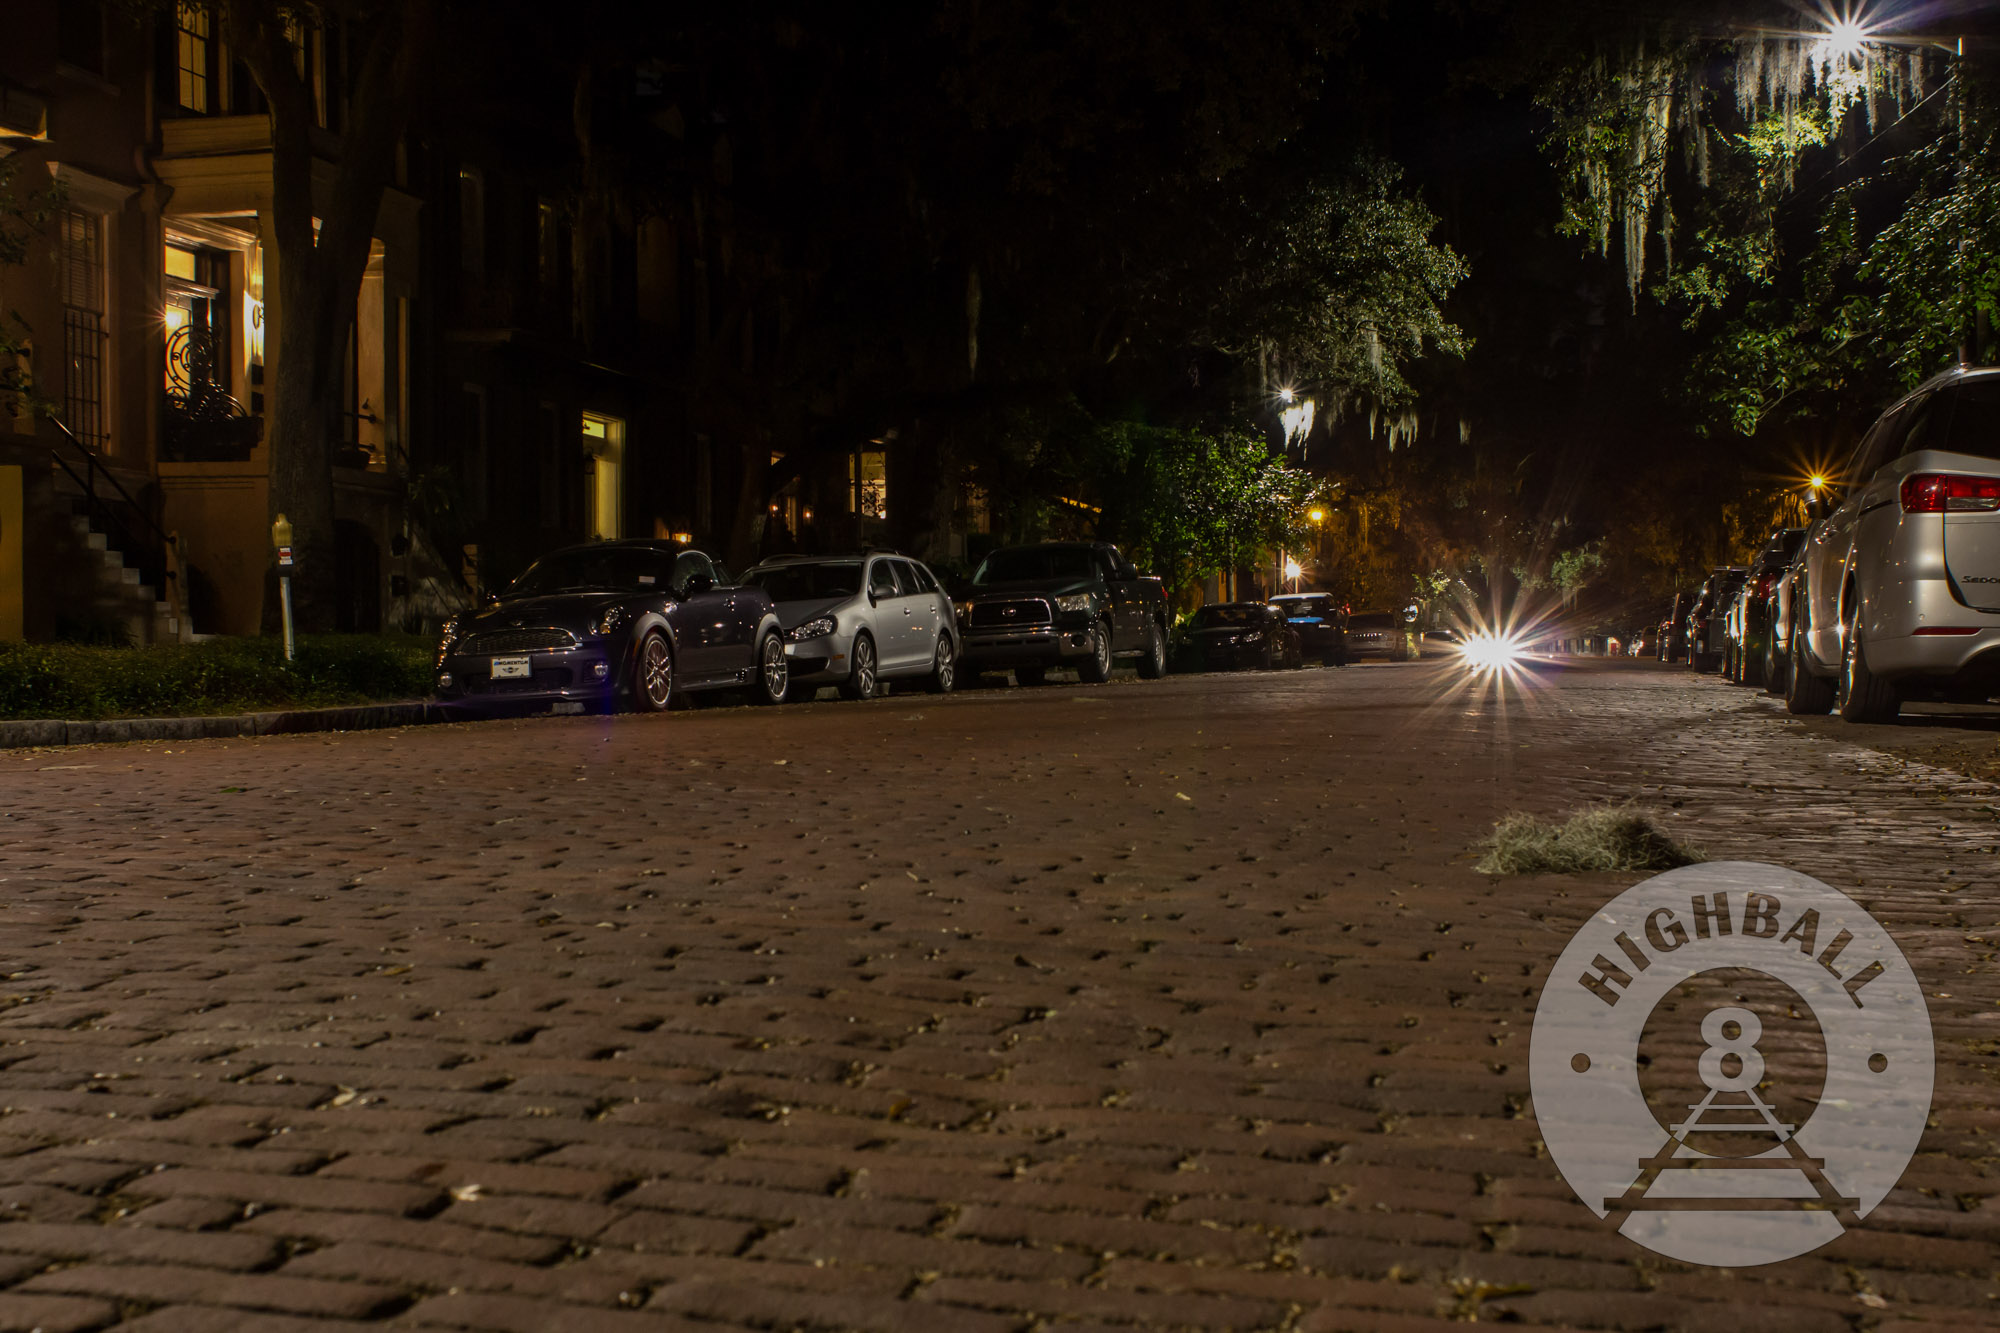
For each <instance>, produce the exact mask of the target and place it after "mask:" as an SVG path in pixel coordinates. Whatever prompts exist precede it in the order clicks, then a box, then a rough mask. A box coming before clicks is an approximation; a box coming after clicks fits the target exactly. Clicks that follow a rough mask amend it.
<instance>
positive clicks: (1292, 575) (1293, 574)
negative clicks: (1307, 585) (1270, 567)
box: [1285, 556, 1305, 592]
mask: <svg viewBox="0 0 2000 1333" xmlns="http://www.w3.org/2000/svg"><path fill="white" fill-rule="evenodd" d="M1303 573H1305V571H1304V570H1303V569H1301V568H1299V562H1298V561H1296V560H1294V559H1292V558H1291V557H1290V556H1286V557H1285V577H1286V578H1288V579H1290V580H1291V581H1292V591H1293V592H1297V591H1298V590H1299V575H1301V574H1303Z"/></svg>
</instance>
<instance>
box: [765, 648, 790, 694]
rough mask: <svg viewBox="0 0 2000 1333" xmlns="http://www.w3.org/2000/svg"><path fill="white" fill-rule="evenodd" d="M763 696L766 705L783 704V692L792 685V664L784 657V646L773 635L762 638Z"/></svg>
mask: <svg viewBox="0 0 2000 1333" xmlns="http://www.w3.org/2000/svg"><path fill="white" fill-rule="evenodd" d="M761 667H762V675H763V683H764V695H763V700H764V702H765V703H767V704H775V703H783V702H784V700H785V691H786V689H787V688H788V687H789V686H790V685H791V683H792V664H791V662H790V660H789V659H787V658H786V657H785V645H784V644H782V643H780V642H778V636H777V635H775V634H770V635H766V636H765V638H764V660H763V662H762V664H761Z"/></svg>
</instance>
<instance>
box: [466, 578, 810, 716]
mask: <svg viewBox="0 0 2000 1333" xmlns="http://www.w3.org/2000/svg"><path fill="white" fill-rule="evenodd" d="M437 673H438V674H437V692H438V699H439V701H440V702H443V703H448V704H452V705H454V706H457V707H460V708H491V709H498V708H507V707H520V706H522V705H530V706H547V707H548V708H550V710H551V711H553V712H558V713H580V712H583V711H584V710H585V709H586V708H591V709H596V708H605V707H611V706H615V705H617V704H618V703H620V702H621V701H622V702H625V703H629V704H630V705H631V706H632V707H633V708H635V709H637V710H639V711H642V712H658V711H659V710H661V709H663V708H665V707H666V706H667V704H668V703H669V702H670V701H671V700H672V698H673V696H674V695H676V694H686V693H693V692H695V691H697V690H723V689H731V688H738V687H742V686H746V685H747V686H749V687H750V692H751V696H752V697H753V698H755V699H756V700H757V701H758V702H759V703H778V702H780V701H782V700H783V699H784V697H785V686H786V685H787V684H788V683H789V682H788V676H789V672H788V670H787V667H786V663H785V642H784V637H783V632H782V631H781V630H780V629H779V627H778V617H777V615H776V614H775V613H774V612H773V611H772V609H771V599H770V597H769V596H767V595H766V594H765V593H764V591H763V590H762V589H761V588H749V587H732V586H729V585H728V576H727V574H726V573H725V572H724V571H723V569H722V567H721V566H720V565H718V564H716V563H715V562H714V561H713V560H711V559H710V558H709V557H708V556H706V555H704V554H703V553H701V552H700V551H696V550H693V549H691V548H689V547H685V546H681V545H678V544H676V543H674V542H662V541H617V542H594V543H592V544H590V545H588V546H571V547H566V548H565V549H563V550H560V551H554V552H551V553H550V554H548V555H545V556H543V557H542V558H541V559H540V560H537V561H536V562H535V563H534V564H532V565H530V566H528V569H527V572H526V573H524V574H522V575H521V577H519V578H517V579H515V580H514V581H513V582H512V583H511V584H509V585H508V586H507V588H506V589H505V591H503V592H501V594H500V595H499V596H498V597H497V598H496V599H494V600H493V601H491V602H489V603H487V604H486V605H485V606H483V607H481V608H479V609H478V610H477V611H469V612H467V613H465V614H464V615H462V616H457V617H454V618H453V619H452V620H451V621H450V622H449V623H448V624H446V626H445V630H444V642H443V643H442V644H440V645H439V647H438V661H437Z"/></svg>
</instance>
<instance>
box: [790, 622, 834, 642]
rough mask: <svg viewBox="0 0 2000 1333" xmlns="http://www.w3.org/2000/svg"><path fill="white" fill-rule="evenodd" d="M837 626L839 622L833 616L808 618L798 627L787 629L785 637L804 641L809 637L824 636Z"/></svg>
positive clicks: (794, 640)
mask: <svg viewBox="0 0 2000 1333" xmlns="http://www.w3.org/2000/svg"><path fill="white" fill-rule="evenodd" d="M837 627H838V622H836V621H835V620H834V618H833V617H832V616H820V617H818V618H817V619H813V620H808V621H807V622H806V623H805V624H803V625H800V626H799V627H798V628H797V629H788V630H786V631H785V637H786V638H787V639H789V640H791V641H792V642H793V643H803V642H804V641H805V640H807V639H818V638H823V637H825V636H826V635H828V634H831V633H833V631H834V630H835V629H836V628H837Z"/></svg>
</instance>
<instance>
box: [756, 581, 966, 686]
mask: <svg viewBox="0 0 2000 1333" xmlns="http://www.w3.org/2000/svg"><path fill="white" fill-rule="evenodd" d="M743 582H744V583H746V584H748V585H750V586H752V587H757V588H762V589H763V590H764V591H765V592H766V593H768V594H769V595H770V598H771V601H772V603H773V604H774V605H775V607H776V610H777V613H778V624H779V625H780V626H781V627H782V628H783V630H784V634H785V656H786V658H787V659H788V663H789V665H790V668H791V684H790V686H789V687H788V693H787V695H786V698H788V699H791V700H799V699H810V698H812V697H813V696H814V695H815V694H817V693H819V690H820V687H821V686H824V685H834V686H838V687H839V689H840V692H841V693H842V694H843V695H845V696H846V697H848V698H850V699H872V698H874V697H875V696H876V695H877V694H879V693H880V692H881V689H882V683H883V682H884V681H889V680H921V681H922V682H924V684H926V685H927V686H928V687H929V688H930V689H932V690H935V691H937V692H939V693H949V692H950V691H951V689H952V687H953V686H954V685H956V684H957V681H958V655H959V641H958V621H957V619H956V617H954V616H953V615H952V610H951V599H950V598H949V597H947V596H946V595H945V593H944V590H943V589H942V588H941V587H939V586H938V581H937V576H936V575H934V574H932V573H931V571H930V570H929V569H928V568H927V567H926V566H925V565H924V563H923V562H922V561H921V560H912V559H910V558H909V557H908V556H905V555H899V554H896V553H895V552H891V551H870V552H868V553H867V554H865V555H847V556H799V555H793V556H779V557H776V558H773V559H770V560H766V561H765V562H764V563H762V564H760V565H758V566H757V567H756V568H755V569H752V570H751V571H750V572H749V573H747V574H745V575H744V576H743Z"/></svg>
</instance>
